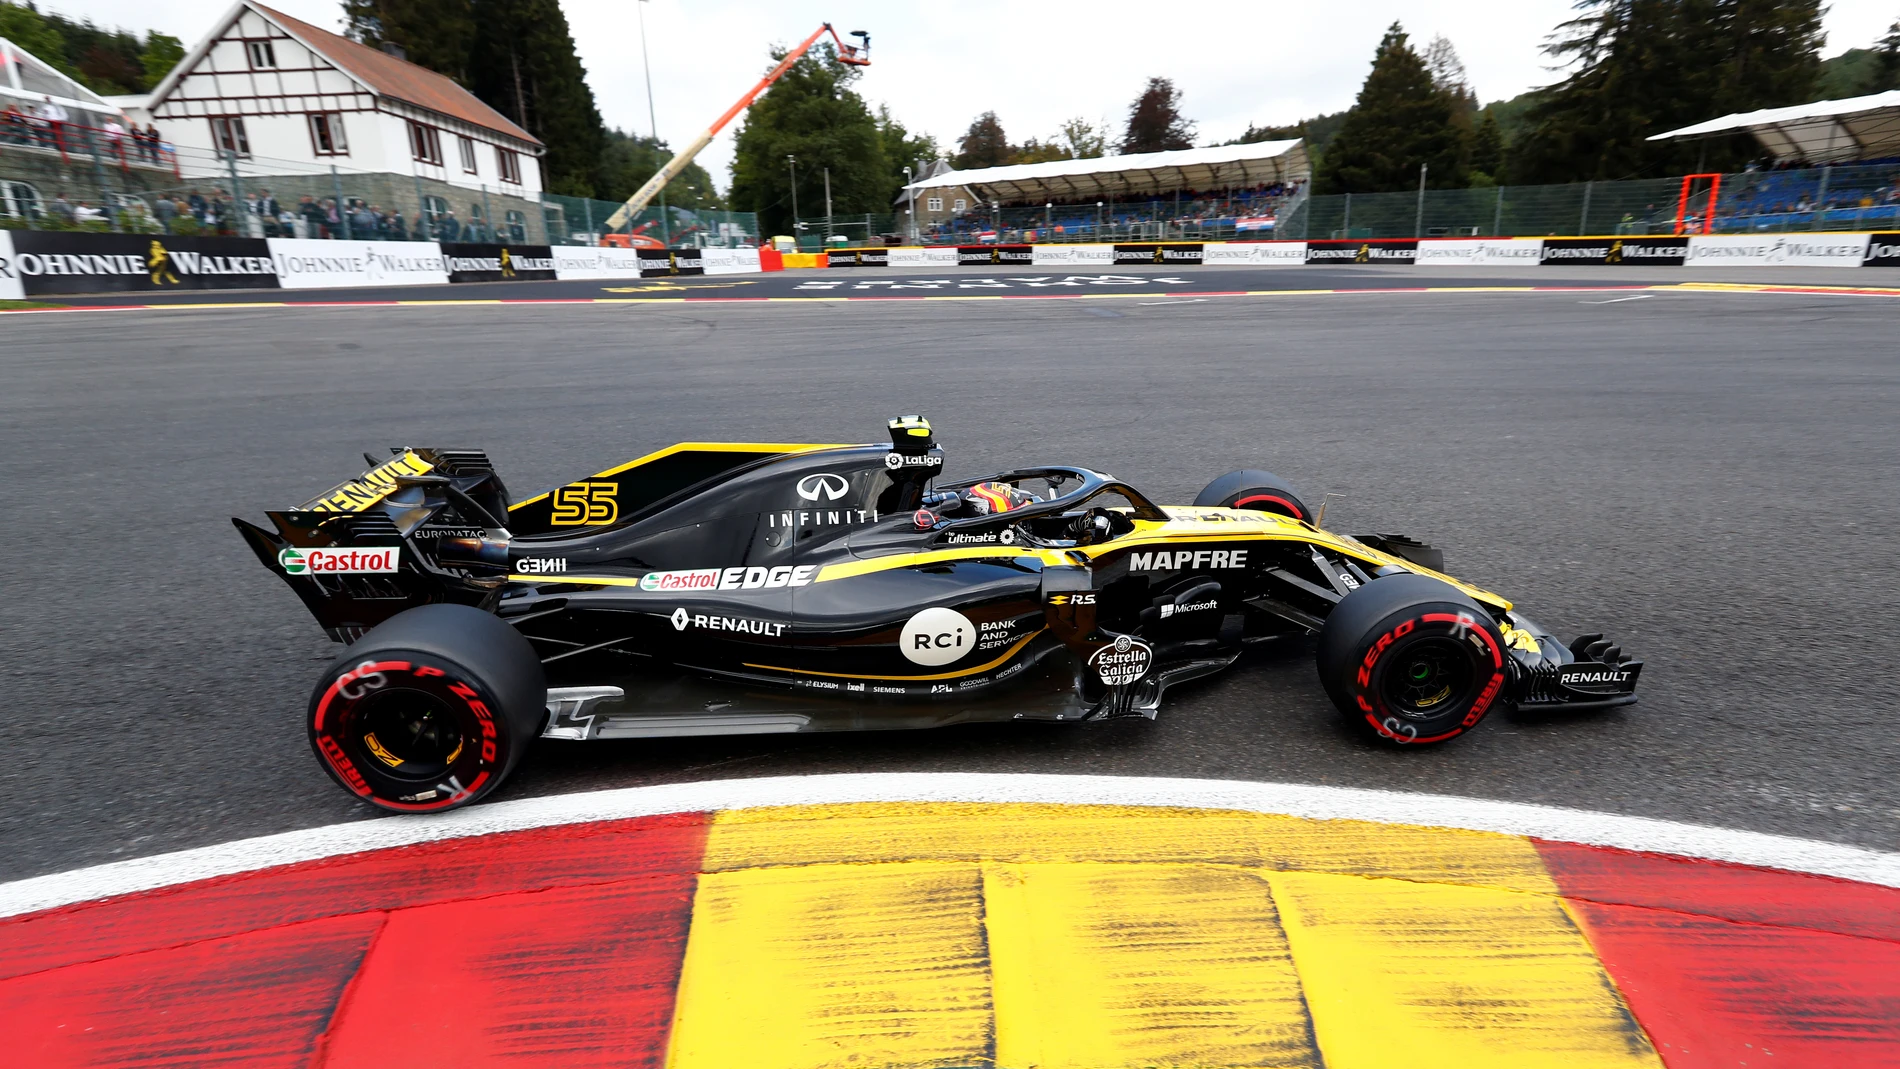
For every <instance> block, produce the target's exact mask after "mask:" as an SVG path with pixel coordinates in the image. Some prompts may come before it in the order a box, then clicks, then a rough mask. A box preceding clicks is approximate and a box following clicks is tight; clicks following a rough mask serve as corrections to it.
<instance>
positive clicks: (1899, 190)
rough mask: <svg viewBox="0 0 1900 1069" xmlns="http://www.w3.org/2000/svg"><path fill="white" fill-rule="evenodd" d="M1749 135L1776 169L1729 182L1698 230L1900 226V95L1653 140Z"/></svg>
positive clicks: (1743, 118)
mask: <svg viewBox="0 0 1900 1069" xmlns="http://www.w3.org/2000/svg"><path fill="white" fill-rule="evenodd" d="M1736 134H1748V135H1750V136H1752V137H1754V139H1755V140H1756V141H1757V142H1758V143H1759V144H1760V145H1761V146H1762V148H1763V149H1765V150H1766V151H1767V153H1768V155H1769V157H1770V158H1771V159H1772V161H1773V162H1772V163H1771V164H1770V165H1768V166H1765V167H1759V168H1753V169H1750V170H1749V171H1747V172H1746V173H1744V174H1741V175H1735V176H1729V177H1727V178H1725V179H1724V186H1723V188H1722V191H1721V194H1720V196H1719V197H1718V199H1717V204H1716V211H1715V218H1714V219H1712V220H1709V221H1708V222H1707V223H1706V225H1704V224H1702V221H1701V220H1694V222H1695V223H1696V224H1697V225H1696V226H1695V229H1706V230H1708V231H1709V232H1745V231H1753V230H1786V229H1791V228H1795V229H1821V230H1839V229H1862V228H1866V227H1878V228H1885V227H1892V226H1894V225H1896V223H1900V90H1893V91H1890V92H1885V93H1874V94H1872V95H1869V96H1860V97H1848V98H1845V99H1841V100H1817V101H1814V102H1813V103H1809V104H1797V105H1795V106H1793V107H1787V108H1764V109H1762V110H1759V111H1744V112H1736V113H1735V114H1732V115H1724V116H1722V117H1720V118H1716V119H1710V120H1708V121H1707V122H1701V123H1696V124H1695V125H1693V126H1685V127H1682V128H1681V129H1677V130H1669V131H1666V132H1664V133H1660V134H1656V135H1654V136H1652V137H1650V138H1649V140H1651V141H1675V140H1697V139H1702V138H1723V137H1732V136H1734V135H1736Z"/></svg>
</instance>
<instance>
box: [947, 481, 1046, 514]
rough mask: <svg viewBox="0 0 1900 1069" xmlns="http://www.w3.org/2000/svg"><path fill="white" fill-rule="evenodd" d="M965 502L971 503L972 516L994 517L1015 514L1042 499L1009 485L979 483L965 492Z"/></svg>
mask: <svg viewBox="0 0 1900 1069" xmlns="http://www.w3.org/2000/svg"><path fill="white" fill-rule="evenodd" d="M963 500H964V501H966V502H968V503H969V508H970V512H971V514H972V515H976V516H993V515H996V514H998V513H1004V512H1014V511H1015V510H1017V509H1019V508H1022V507H1023V506H1025V505H1030V504H1034V503H1035V502H1038V501H1041V500H1042V498H1039V497H1037V496H1036V495H1035V494H1032V493H1030V492H1029V491H1027V490H1019V489H1017V488H1016V487H1014V486H1011V485H1010V484H1008V483H977V484H976V485H974V486H971V487H970V488H969V489H968V490H965V491H963Z"/></svg>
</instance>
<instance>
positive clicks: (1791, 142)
mask: <svg viewBox="0 0 1900 1069" xmlns="http://www.w3.org/2000/svg"><path fill="white" fill-rule="evenodd" d="M1729 133H1749V134H1753V135H1755V140H1757V141H1760V142H1761V143H1762V147H1763V148H1766V149H1767V150H1768V151H1770V152H1772V153H1774V154H1775V158H1776V159H1777V160H1806V161H1808V162H1809V163H1835V162H1839V161H1841V160H1873V159H1879V158H1881V157H1883V156H1900V89H1894V90H1890V91H1888V92H1885V93H1874V94H1872V95H1871V96H1864V97H1848V98H1846V99H1845V100H1817V101H1815V102H1814V103H1812V104H1797V105H1795V106H1794V107H1791V108H1764V109H1762V110H1760V111H1742V112H1736V113H1735V114H1733V115H1724V116H1722V117H1721V118H1719V119H1710V120H1709V121H1708V122H1704V123H1697V124H1696V125H1694V126H1685V127H1683V128H1682V129H1680V130H1671V131H1669V132H1668V133H1664V134H1657V135H1655V136H1654V137H1651V138H1650V139H1649V140H1651V141H1666V140H1669V139H1671V138H1678V137H1706V136H1710V135H1714V134H1729Z"/></svg>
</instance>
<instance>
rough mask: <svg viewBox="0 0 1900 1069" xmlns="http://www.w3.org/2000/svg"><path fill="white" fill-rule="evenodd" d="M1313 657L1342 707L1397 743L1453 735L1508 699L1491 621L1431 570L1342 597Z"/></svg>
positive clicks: (1503, 656)
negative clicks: (1427, 572) (1432, 573)
mask: <svg viewBox="0 0 1900 1069" xmlns="http://www.w3.org/2000/svg"><path fill="white" fill-rule="evenodd" d="M1317 660H1318V663H1319V676H1320V682H1321V683H1322V684H1323V685H1324V686H1325V688H1326V693H1327V695H1328V696H1330V697H1331V698H1332V700H1333V704H1334V705H1337V706H1338V707H1339V710H1340V712H1342V713H1344V714H1345V715H1346V717H1347V719H1348V720H1349V721H1351V722H1352V723H1353V724H1354V725H1355V726H1356V727H1358V728H1359V729H1360V730H1362V731H1364V732H1365V733H1366V734H1368V735H1370V736H1372V737H1374V738H1376V739H1379V740H1381V741H1384V742H1387V743H1391V744H1394V745H1400V746H1421V745H1429V744H1432V743H1440V742H1445V741H1448V740H1450V739H1454V738H1456V737H1458V736H1459V735H1462V734H1464V733H1465V732H1467V731H1470V730H1471V729H1472V728H1474V727H1476V726H1477V725H1478V723H1479V722H1480V721H1482V720H1483V719H1484V718H1485V717H1486V716H1488V715H1489V714H1490V713H1492V712H1493V711H1494V710H1496V709H1498V708H1499V707H1500V706H1502V705H1505V704H1507V703H1508V702H1509V700H1510V698H1509V692H1510V681H1511V672H1512V668H1511V665H1510V663H1509V654H1507V653H1506V652H1505V646H1504V637H1503V636H1502V635H1501V634H1500V633H1499V631H1498V627H1497V624H1496V622H1495V621H1493V620H1492V619H1491V615H1490V614H1489V613H1487V612H1485V611H1484V610H1483V609H1482V608H1480V607H1479V606H1478V604H1477V603H1476V602H1474V601H1472V600H1471V599H1470V598H1469V597H1467V596H1466V595H1465V593H1464V592H1463V591H1461V590H1459V589H1458V588H1457V587H1455V586H1452V585H1451V584H1450V583H1447V582H1445V581H1444V580H1442V579H1434V578H1432V577H1430V576H1425V575H1416V574H1413V573H1410V572H1406V573H1401V574H1395V575H1388V576H1383V577H1380V578H1378V579H1374V580H1373V581H1372V582H1370V583H1367V584H1366V585H1364V586H1362V587H1360V588H1359V589H1357V590H1355V591H1353V592H1352V593H1351V594H1348V595H1347V596H1346V597H1345V598H1344V599H1343V600H1342V601H1340V603H1339V604H1338V605H1337V606H1335V607H1334V608H1333V611H1332V613H1331V614H1330V615H1328V616H1327V618H1326V623H1325V626H1324V627H1323V628H1321V630H1320V633H1319V651H1318V657H1317Z"/></svg>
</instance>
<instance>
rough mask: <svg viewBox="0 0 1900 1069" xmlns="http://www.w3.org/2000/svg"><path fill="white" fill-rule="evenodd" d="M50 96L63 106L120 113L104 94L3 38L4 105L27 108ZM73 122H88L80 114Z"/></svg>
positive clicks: (0, 82) (0, 76)
mask: <svg viewBox="0 0 1900 1069" xmlns="http://www.w3.org/2000/svg"><path fill="white" fill-rule="evenodd" d="M48 97H51V98H52V100H53V103H55V104H58V105H59V106H60V107H62V108H66V109H68V110H78V111H82V112H88V113H91V114H93V115H94V116H105V117H107V118H110V117H113V116H116V115H118V114H119V112H120V109H119V108H118V107H116V106H115V105H113V104H111V103H109V102H108V101H107V100H106V99H105V98H104V97H102V96H100V95H99V94H97V93H95V92H93V91H92V90H90V89H87V88H86V87H85V86H83V85H80V84H79V83H78V82H75V81H73V80H72V79H71V78H68V77H66V76H65V75H64V74H61V73H59V72H58V71H56V70H54V69H53V65H52V64H50V63H47V62H46V61H45V60H42V59H40V58H39V57H38V56H35V55H34V54H33V53H31V52H28V51H27V50H26V49H24V48H21V47H20V46H19V45H16V44H14V43H13V42H12V41H9V40H7V39H6V38H4V37H0V107H4V106H5V105H7V104H11V105H13V106H14V107H16V108H19V109H20V110H21V111H26V110H28V109H29V108H31V107H37V106H39V105H41V104H44V103H45V102H46V98H48ZM73 121H74V122H80V123H82V124H83V123H84V122H85V120H84V119H82V118H81V117H79V116H73Z"/></svg>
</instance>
